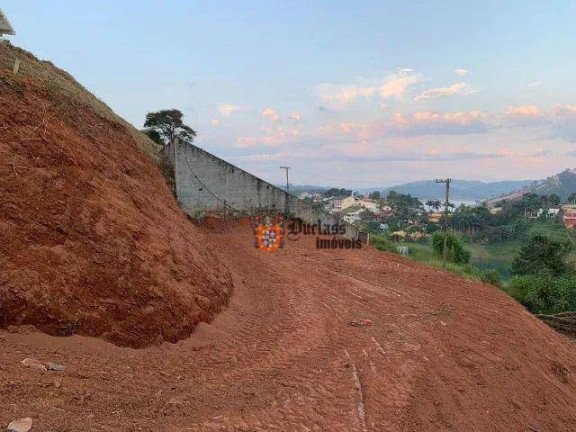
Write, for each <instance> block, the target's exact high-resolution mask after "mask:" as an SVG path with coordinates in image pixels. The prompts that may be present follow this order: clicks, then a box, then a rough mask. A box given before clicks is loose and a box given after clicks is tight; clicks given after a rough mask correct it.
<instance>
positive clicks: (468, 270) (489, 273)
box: [370, 235, 502, 286]
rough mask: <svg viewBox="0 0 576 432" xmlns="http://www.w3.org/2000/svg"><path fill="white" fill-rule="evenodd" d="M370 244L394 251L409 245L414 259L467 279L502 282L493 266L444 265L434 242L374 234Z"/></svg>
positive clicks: (498, 284)
mask: <svg viewBox="0 0 576 432" xmlns="http://www.w3.org/2000/svg"><path fill="white" fill-rule="evenodd" d="M370 244H371V245H372V246H374V247H375V248H376V249H378V250H381V251H384V252H392V253H396V248H397V247H398V246H408V250H409V252H408V255H406V256H407V257H408V258H410V259H411V260H412V261H415V262H418V263H422V264H425V265H428V266H430V267H434V268H437V269H442V270H448V271H450V272H452V273H455V274H457V275H459V276H461V277H464V278H467V279H473V280H480V281H482V282H487V283H491V284H493V285H496V286H500V285H501V284H502V282H501V277H500V273H499V272H498V271H497V270H495V269H493V268H482V269H480V268H478V267H476V266H474V265H472V264H455V263H452V262H447V263H446V265H444V263H443V262H442V258H441V257H439V256H438V255H436V254H435V253H434V251H433V250H432V244H431V243H429V242H426V243H416V242H415V243H410V242H394V241H391V240H389V239H388V238H386V237H385V236H381V235H372V236H371V237H370Z"/></svg>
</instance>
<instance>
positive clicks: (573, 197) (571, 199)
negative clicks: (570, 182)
mask: <svg viewBox="0 0 576 432" xmlns="http://www.w3.org/2000/svg"><path fill="white" fill-rule="evenodd" d="M566 202H567V203H569V204H576V192H573V193H571V194H570V195H569V196H568V199H567V200H566Z"/></svg>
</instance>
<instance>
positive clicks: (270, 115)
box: [262, 108, 280, 123]
mask: <svg viewBox="0 0 576 432" xmlns="http://www.w3.org/2000/svg"><path fill="white" fill-rule="evenodd" d="M262 117H264V118H267V119H268V120H270V121H271V122H274V123H276V122H279V121H280V116H279V115H278V113H277V112H276V111H275V110H273V109H272V108H265V109H264V111H262Z"/></svg>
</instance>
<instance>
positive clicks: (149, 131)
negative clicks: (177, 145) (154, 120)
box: [142, 129, 164, 145]
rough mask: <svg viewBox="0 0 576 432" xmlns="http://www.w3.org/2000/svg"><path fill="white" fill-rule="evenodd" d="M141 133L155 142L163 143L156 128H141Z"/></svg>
mask: <svg viewBox="0 0 576 432" xmlns="http://www.w3.org/2000/svg"><path fill="white" fill-rule="evenodd" d="M142 133H143V134H144V135H148V138H150V139H151V140H152V141H154V142H155V143H157V144H162V145H164V141H163V140H162V136H161V135H160V133H159V132H158V131H157V130H156V129H142Z"/></svg>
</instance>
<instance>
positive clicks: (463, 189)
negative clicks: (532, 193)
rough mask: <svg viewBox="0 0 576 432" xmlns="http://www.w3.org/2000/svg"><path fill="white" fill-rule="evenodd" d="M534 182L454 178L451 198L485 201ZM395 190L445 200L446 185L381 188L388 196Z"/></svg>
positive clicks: (423, 183) (424, 182)
mask: <svg viewBox="0 0 576 432" xmlns="http://www.w3.org/2000/svg"><path fill="white" fill-rule="evenodd" d="M533 182H534V181H533V180H517V181H500V182H492V183H485V182H481V181H469V180H453V181H452V183H451V185H450V198H451V199H453V200H460V201H483V200H487V199H489V198H492V197H495V196H498V195H502V194H508V193H510V192H512V191H514V190H517V189H521V188H523V187H525V186H527V185H529V184H531V183H533ZM393 190H394V191H396V192H399V193H403V194H410V195H412V196H415V197H417V198H420V199H421V200H428V199H436V200H443V199H444V190H445V189H444V185H442V184H437V183H434V182H433V181H430V180H427V181H417V182H411V183H404V184H401V185H398V186H392V187H389V188H386V189H381V191H380V193H381V194H383V195H384V196H386V195H388V193H389V192H390V191H393Z"/></svg>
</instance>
